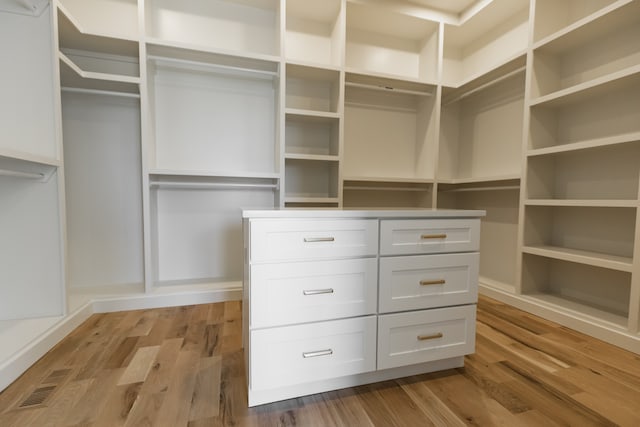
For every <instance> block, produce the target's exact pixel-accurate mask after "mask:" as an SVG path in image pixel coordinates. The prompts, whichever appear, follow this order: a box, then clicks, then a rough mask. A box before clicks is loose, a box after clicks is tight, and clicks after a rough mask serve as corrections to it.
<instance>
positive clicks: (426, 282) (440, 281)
mask: <svg viewBox="0 0 640 427" xmlns="http://www.w3.org/2000/svg"><path fill="white" fill-rule="evenodd" d="M445 283H447V281H446V280H444V279H438V280H420V285H422V286H429V285H444V284H445Z"/></svg>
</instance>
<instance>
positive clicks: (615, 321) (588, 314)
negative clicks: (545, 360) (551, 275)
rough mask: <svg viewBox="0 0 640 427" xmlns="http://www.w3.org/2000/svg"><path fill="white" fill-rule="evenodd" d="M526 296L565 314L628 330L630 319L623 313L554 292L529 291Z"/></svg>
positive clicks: (619, 329)
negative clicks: (580, 301)
mask: <svg viewBox="0 0 640 427" xmlns="http://www.w3.org/2000/svg"><path fill="white" fill-rule="evenodd" d="M526 296H527V298H528V299H529V300H530V301H531V302H533V303H535V304H539V305H541V306H543V307H545V308H547V309H550V310H553V311H555V312H558V313H561V314H563V315H570V316H571V317H574V318H578V319H581V320H586V321H588V322H590V323H591V322H595V323H596V324H603V323H606V326H607V327H608V328H611V329H614V330H618V331H620V332H626V331H627V325H628V319H627V317H626V316H623V315H621V314H618V313H612V312H610V311H606V310H602V309H599V308H597V307H592V306H590V305H586V304H582V303H579V302H576V301H573V300H571V299H569V298H567V297H564V296H562V295H556V294H552V293H530V294H529V293H528V294H526Z"/></svg>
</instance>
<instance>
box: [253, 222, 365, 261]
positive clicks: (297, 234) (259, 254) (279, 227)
mask: <svg viewBox="0 0 640 427" xmlns="http://www.w3.org/2000/svg"><path fill="white" fill-rule="evenodd" d="M377 253H378V221H377V220H375V219H373V220H359V219H346V220H335V219H329V220H325V219H318V220H280V219H278V220H269V219H264V220H252V221H251V254H250V256H251V262H265V261H278V260H313V259H326V258H339V257H360V256H369V255H376V254H377Z"/></svg>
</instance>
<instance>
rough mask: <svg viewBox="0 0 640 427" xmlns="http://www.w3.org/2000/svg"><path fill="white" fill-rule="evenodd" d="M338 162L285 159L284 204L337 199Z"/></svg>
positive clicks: (336, 201) (330, 201)
mask: <svg viewBox="0 0 640 427" xmlns="http://www.w3.org/2000/svg"><path fill="white" fill-rule="evenodd" d="M338 166H339V163H338V161H337V159H336V160H335V161H330V160H329V161H327V160H305V159H286V160H285V167H284V168H285V204H292V203H307V204H315V203H331V204H334V203H335V204H337V203H338V201H339V198H338V197H339V195H338V189H339V179H340V177H339V167H338Z"/></svg>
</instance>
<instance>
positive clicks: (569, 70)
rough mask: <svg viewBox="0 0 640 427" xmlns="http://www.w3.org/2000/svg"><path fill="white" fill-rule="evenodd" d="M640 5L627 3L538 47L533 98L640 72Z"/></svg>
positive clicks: (535, 55)
mask: <svg viewBox="0 0 640 427" xmlns="http://www.w3.org/2000/svg"><path fill="white" fill-rule="evenodd" d="M638 40H640V3H638V2H630V3H628V4H626V5H624V6H622V7H619V8H617V9H615V10H614V11H612V12H610V13H608V14H606V15H604V16H602V17H600V18H599V19H597V20H594V21H590V22H588V23H586V24H585V25H583V26H579V27H577V28H576V29H574V30H572V31H570V32H568V33H565V34H562V35H561V36H559V37H558V38H555V39H552V40H550V41H549V42H548V43H545V44H542V45H540V46H538V47H537V48H536V49H535V50H534V54H533V78H532V88H531V95H532V97H533V98H537V97H541V96H545V95H549V94H552V93H554V92H558V91H561V90H564V89H568V88H571V87H575V86H578V85H581V84H585V83H589V82H592V81H596V80H606V79H607V78H609V76H616V75H617V73H619V72H624V70H627V69H634V68H637V69H640V43H638V42H637V41H638Z"/></svg>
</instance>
